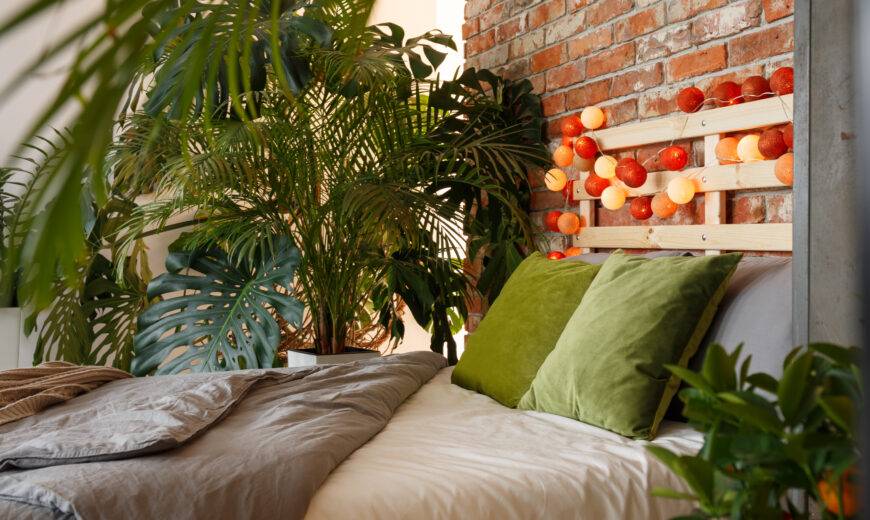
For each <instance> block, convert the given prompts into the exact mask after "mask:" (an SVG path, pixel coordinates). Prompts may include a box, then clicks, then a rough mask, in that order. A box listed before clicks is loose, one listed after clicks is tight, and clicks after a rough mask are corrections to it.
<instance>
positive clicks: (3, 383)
mask: <svg viewBox="0 0 870 520" xmlns="http://www.w3.org/2000/svg"><path fill="white" fill-rule="evenodd" d="M128 377H133V376H131V375H130V374H128V373H127V372H124V371H123V370H119V369H117V368H111V367H95V366H84V367H83V366H78V365H73V364H72V363H66V362H64V361H50V362H47V363H43V364H41V365H39V366H36V367H33V368H16V369H12V370H3V371H0V424H6V423H10V422H12V421H17V420H18V419H22V418H24V417H29V416H31V415H35V414H36V413H38V412H39V411H40V410H43V409H45V408H48V407H49V406H51V405H54V404H57V403H62V402H64V401H67V400H69V399H72V398H73V397H75V396H77V395H79V394H84V393H86V392H90V391H91V390H93V389H95V388H97V387H99V386H101V385H104V384H106V383H109V382H112V381H115V380H116V379H125V378H128Z"/></svg>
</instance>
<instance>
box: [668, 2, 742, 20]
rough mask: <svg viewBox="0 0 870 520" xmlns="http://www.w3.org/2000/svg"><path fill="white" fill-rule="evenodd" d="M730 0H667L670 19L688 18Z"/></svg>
mask: <svg viewBox="0 0 870 520" xmlns="http://www.w3.org/2000/svg"><path fill="white" fill-rule="evenodd" d="M727 3H728V0H667V7H668V21H670V22H671V23H674V22H680V21H683V20H688V19H689V18H692V17H693V16H695V15H697V14H698V13H701V12H704V11H710V10H711V9H715V8H717V7H722V6H723V5H725V4H727Z"/></svg>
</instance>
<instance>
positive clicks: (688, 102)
mask: <svg viewBox="0 0 870 520" xmlns="http://www.w3.org/2000/svg"><path fill="white" fill-rule="evenodd" d="M702 106H704V93H703V92H701V89H699V88H698V87H686V88H684V89H683V90H681V91H680V93H679V94H677V107H678V108H679V109H680V110H682V111H683V112H686V113H691V112H697V111H698V110H699V109H700V108H701V107H702Z"/></svg>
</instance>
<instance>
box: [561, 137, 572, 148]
mask: <svg viewBox="0 0 870 520" xmlns="http://www.w3.org/2000/svg"><path fill="white" fill-rule="evenodd" d="M562 146H567V147H568V148H570V149H572V150H573V149H574V138H573V137H571V136H570V135H563V136H562Z"/></svg>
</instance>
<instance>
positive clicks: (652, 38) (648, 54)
mask: <svg viewBox="0 0 870 520" xmlns="http://www.w3.org/2000/svg"><path fill="white" fill-rule="evenodd" d="M636 41H637V61H638V63H642V62H644V61H649V60H654V59H656V58H662V57H665V56H670V55H671V54H676V53H678V52H681V51H684V50H686V49H688V48H689V47H691V45H692V31H691V26H690V25H689V23H681V24H676V25H671V26H668V27H665V28H664V29H661V30H659V31H656V32H654V33H652V34H648V35H646V36H642V37H640V38H638V39H637V40H636Z"/></svg>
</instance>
